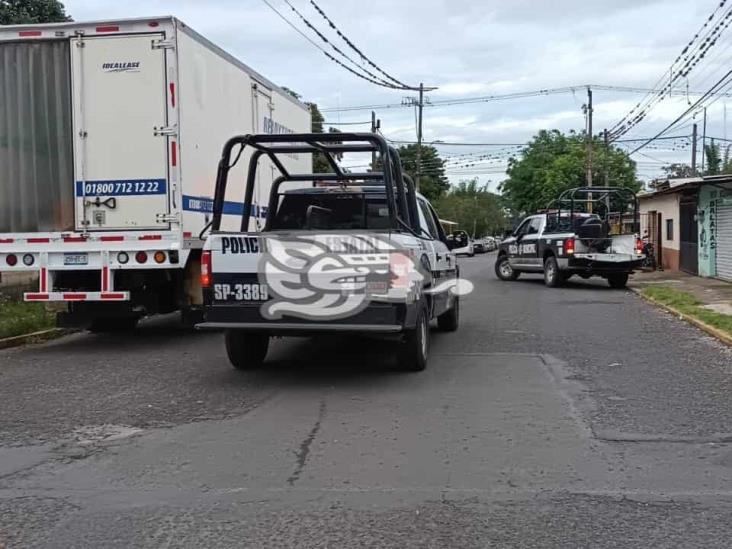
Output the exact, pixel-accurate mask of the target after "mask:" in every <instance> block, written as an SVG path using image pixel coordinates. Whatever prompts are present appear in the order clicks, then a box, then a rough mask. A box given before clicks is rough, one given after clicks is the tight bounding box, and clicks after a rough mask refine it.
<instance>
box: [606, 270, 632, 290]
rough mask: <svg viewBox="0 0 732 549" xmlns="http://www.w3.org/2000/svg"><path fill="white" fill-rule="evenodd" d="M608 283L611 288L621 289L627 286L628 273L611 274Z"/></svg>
mask: <svg viewBox="0 0 732 549" xmlns="http://www.w3.org/2000/svg"><path fill="white" fill-rule="evenodd" d="M607 283H608V284H610V287H611V288H615V289H618V290H619V289H621V288H625V285H626V284H627V283H628V273H618V274H611V275H610V276H608V277H607Z"/></svg>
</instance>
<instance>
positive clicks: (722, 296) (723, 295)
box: [628, 271, 732, 315]
mask: <svg viewBox="0 0 732 549" xmlns="http://www.w3.org/2000/svg"><path fill="white" fill-rule="evenodd" d="M653 285H663V286H670V287H672V288H674V289H676V290H679V291H681V292H688V293H690V294H691V295H693V296H694V297H696V298H697V299H698V300H699V301H701V302H702V304H703V305H702V307H704V308H705V309H709V310H711V311H715V312H718V313H721V314H725V315H732V283H730V282H724V281H722V280H717V279H716V278H703V277H700V276H694V275H690V274H687V273H684V272H680V271H654V272H651V273H644V272H638V273H635V274H634V275H632V276H631V278H630V280H629V281H628V287H629V288H631V289H635V290H642V289H643V288H647V287H649V286H653Z"/></svg>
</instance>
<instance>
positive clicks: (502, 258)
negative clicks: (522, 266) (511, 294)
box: [495, 255, 521, 280]
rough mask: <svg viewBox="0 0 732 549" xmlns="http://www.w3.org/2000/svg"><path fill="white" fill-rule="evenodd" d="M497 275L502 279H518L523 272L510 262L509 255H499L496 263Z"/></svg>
mask: <svg viewBox="0 0 732 549" xmlns="http://www.w3.org/2000/svg"><path fill="white" fill-rule="evenodd" d="M495 271H496V276H497V277H498V278H500V279H501V280H516V279H517V278H518V277H519V276H520V275H521V273H520V272H518V271H516V270H514V269H513V268H512V267H511V265H509V264H508V256H507V255H499V256H498V259H496V265H495Z"/></svg>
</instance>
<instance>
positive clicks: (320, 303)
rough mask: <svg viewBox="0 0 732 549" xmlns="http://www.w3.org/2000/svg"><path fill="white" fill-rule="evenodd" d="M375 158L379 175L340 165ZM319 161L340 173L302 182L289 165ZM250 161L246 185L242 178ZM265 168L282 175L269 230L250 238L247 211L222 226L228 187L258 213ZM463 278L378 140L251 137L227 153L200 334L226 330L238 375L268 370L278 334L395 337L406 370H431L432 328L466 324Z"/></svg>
mask: <svg viewBox="0 0 732 549" xmlns="http://www.w3.org/2000/svg"><path fill="white" fill-rule="evenodd" d="M372 152H375V153H378V154H379V158H380V167H378V166H377V168H376V171H370V172H365V173H351V172H346V171H344V170H343V169H342V168H341V167H340V166H339V165H338V163H337V161H336V159H337V158H339V157H341V156H342V155H343V154H346V153H372ZM313 154H321V155H323V156H324V157H325V159H326V160H327V161H328V162H329V164H330V166H331V168H332V170H333V172H332V173H328V174H312V173H297V172H296V171H294V170H292V168H288V167H287V164H286V163H285V162H286V161H287V160H288V159H290V160H292V159H293V158H298V157H300V158H301V157H303V156H310V155H313ZM242 155H244V158H247V159H248V160H249V167H248V170H247V172H246V173H247V175H246V185H242V182H241V180H240V181H234V177H233V175H234V174H235V173H237V172H235V171H234V166H235V165H236V163H237V161H238V160H239V159H240V157H242ZM265 163H266V166H264V169H265V170H267V171H269V169H270V168H271V169H273V170H277V171H278V172H279V174H280V175H279V177H277V178H276V179H275V180H274V182H273V184H272V187H271V190H270V193H269V204H268V207H267V208H266V211H265V212H264V214H263V215H264V216H265V222H264V227H263V228H262V230H261V232H251V229H250V217H251V215H252V214H251V212H250V208H246V207H245V208H244V212H243V214H242V215H240V216H227V218H228V219H224V214H225V213H226V200H225V197H226V196H227V189H228V192H229V193H233V195H235V196H241V195H242V194H244V202H245V204H251V203H252V201H253V197H254V196H255V190H256V182H257V178H258V171H259V170H261V169H263V165H264V164H265ZM378 170H381V171H378ZM238 173H241V172H238ZM242 175H243V174H242ZM243 187H244V189H243ZM242 190H244V192H243V193H242ZM457 279H458V266H457V263H456V259H455V255H454V254H453V253H452V252H451V251H450V249H449V241H448V239H447V237H446V236H445V234H444V232H443V230H442V228H441V226H440V223H439V220H438V218H437V215H436V214H435V212H434V210H433V209H432V207H431V206H430V204H429V203H428V202H427V200H426V199H425V198H424V197H423V196H421V195H420V194H419V193H417V192H416V191H415V189H414V186H413V183H412V182H411V180H410V179H409V178H408V177H406V176H403V175H402V172H401V164H400V162H399V156H398V153H397V152H396V151H395V150H394V149H393V148H391V147H389V146H388V145H387V144H386V142H385V141H384V139H383V138H381V137H380V136H377V135H373V134H346V133H338V134H292V135H246V136H239V137H234V138H232V139H230V140H229V141H228V142H227V144H226V146H225V147H224V151H223V154H222V157H221V160H220V163H219V172H218V177H217V182H216V191H215V196H214V206H213V218H212V222H211V232H210V234H209V235H208V237H207V238H206V242H205V244H204V248H203V254H202V265H201V284H202V287H203V291H204V304H205V306H204V319H205V320H204V322H203V323H202V324H200V325H199V327H200V328H203V329H207V328H208V329H224V330H225V343H226V350H227V354H228V356H229V360H230V362H231V363H232V365H233V366H234V367H235V368H238V369H249V368H254V367H257V366H259V365H261V364H262V362H263V361H264V359H265V356H266V354H267V350H268V346H269V341H270V338H271V337H272V336H310V335H316V334H329V333H356V334H365V335H370V336H378V337H385V338H392V339H395V340H397V342H398V343H397V345H398V347H397V349H398V350H397V353H396V354H397V359H398V362H399V364H400V366H401V367H402V368H403V369H407V370H422V369H424V367H425V366H426V364H427V357H428V352H429V331H430V330H429V324H430V321H431V320H433V319H436V320H437V324H438V326H439V328H441V329H442V330H445V331H454V330H456V329H457V327H458V321H459V305H460V303H459V297H458V295H457V292H456V286H457V281H458V280H457Z"/></svg>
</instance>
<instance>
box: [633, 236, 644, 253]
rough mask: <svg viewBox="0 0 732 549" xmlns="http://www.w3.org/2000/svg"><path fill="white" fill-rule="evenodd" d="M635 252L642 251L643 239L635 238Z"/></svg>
mask: <svg viewBox="0 0 732 549" xmlns="http://www.w3.org/2000/svg"><path fill="white" fill-rule="evenodd" d="M635 253H637V254H639V255H640V254H642V253H643V241H642V240H641V239H640V238H636V239H635Z"/></svg>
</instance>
